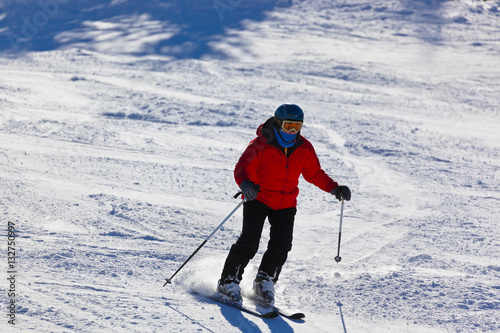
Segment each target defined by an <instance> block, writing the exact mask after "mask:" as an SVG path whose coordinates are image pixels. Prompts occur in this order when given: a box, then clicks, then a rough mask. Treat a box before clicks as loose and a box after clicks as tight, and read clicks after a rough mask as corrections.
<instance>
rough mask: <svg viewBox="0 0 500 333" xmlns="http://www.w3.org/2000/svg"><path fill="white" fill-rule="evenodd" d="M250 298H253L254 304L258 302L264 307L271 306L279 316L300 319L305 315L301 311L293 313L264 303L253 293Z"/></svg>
mask: <svg viewBox="0 0 500 333" xmlns="http://www.w3.org/2000/svg"><path fill="white" fill-rule="evenodd" d="M250 299H251V300H253V301H254V302H255V303H256V304H258V305H260V306H262V307H264V308H273V309H274V311H276V312H277V313H278V314H279V315H280V316H282V317H284V318H287V319H291V320H302V319H304V318H305V316H306V315H305V314H303V313H302V312H295V313H289V312H285V311H283V310H281V309H280V308H278V307H276V306H274V305H271V304H268V303H266V302H265V301H263V300H262V299H260V298H259V297H256V296H255V295H253V296H252V297H250Z"/></svg>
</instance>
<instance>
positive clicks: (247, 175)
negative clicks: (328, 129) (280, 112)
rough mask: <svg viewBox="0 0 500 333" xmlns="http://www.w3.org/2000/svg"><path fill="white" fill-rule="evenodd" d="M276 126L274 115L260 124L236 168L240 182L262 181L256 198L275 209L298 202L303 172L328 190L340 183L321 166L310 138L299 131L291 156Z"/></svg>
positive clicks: (237, 181) (289, 149)
mask: <svg viewBox="0 0 500 333" xmlns="http://www.w3.org/2000/svg"><path fill="white" fill-rule="evenodd" d="M273 126H274V119H273V118H270V119H268V120H267V121H266V122H265V123H264V124H262V125H260V126H259V128H258V129H257V138H255V139H254V140H252V141H251V142H250V144H249V145H248V147H247V149H246V150H245V151H244V152H243V154H242V155H241V157H240V159H239V161H238V163H237V164H236V167H235V169H234V178H235V180H236V183H237V184H238V186H241V183H242V182H243V181H245V180H250V181H252V182H253V183H255V184H258V185H259V186H260V192H259V194H258V196H257V199H256V200H258V201H260V202H262V203H264V204H266V205H267V206H269V207H270V208H271V209H274V210H278V209H285V208H290V207H295V206H297V196H298V195H299V188H298V184H299V177H300V175H301V174H302V175H303V176H304V179H305V180H306V181H308V182H310V183H312V184H314V185H316V186H317V187H319V188H320V189H322V190H324V191H326V192H330V191H331V190H333V189H334V188H335V187H337V186H338V184H337V183H336V182H335V181H333V180H332V179H331V178H330V177H329V176H328V175H327V174H326V173H325V171H324V170H323V169H321V165H320V163H319V160H318V157H317V155H316V152H315V151H314V147H313V146H312V144H311V143H310V142H309V141H308V140H307V139H305V138H304V137H303V136H301V135H300V133H299V135H298V137H297V139H296V142H295V144H294V145H293V147H290V148H288V149H287V155H288V156H287V155H285V149H284V148H282V147H281V146H279V144H278V143H277V141H276V139H275V138H274V131H273Z"/></svg>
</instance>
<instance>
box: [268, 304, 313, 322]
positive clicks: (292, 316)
mask: <svg viewBox="0 0 500 333" xmlns="http://www.w3.org/2000/svg"><path fill="white" fill-rule="evenodd" d="M274 310H275V311H276V312H278V314H279V315H280V316H282V317H285V318H288V319H292V320H301V319H304V318H305V316H306V315H305V314H303V313H302V312H295V313H288V312H284V311H282V310H281V309H279V308H277V307H274Z"/></svg>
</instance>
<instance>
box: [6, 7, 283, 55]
mask: <svg viewBox="0 0 500 333" xmlns="http://www.w3.org/2000/svg"><path fill="white" fill-rule="evenodd" d="M290 5H291V0H254V1H243V0H189V1H185V0H170V1H160V0H152V1H139V0H81V1H70V0H24V1H19V0H6V1H1V2H0V52H3V53H19V52H29V51H48V50H54V49H59V48H67V47H82V48H85V49H92V50H95V51H99V52H110V53H128V54H134V55H145V54H163V55H168V56H173V57H175V58H179V59H182V58H201V57H203V56H206V55H209V56H211V57H217V58H223V57H224V55H223V54H221V53H219V52H217V51H215V50H214V49H213V48H212V47H211V46H210V44H211V42H214V41H217V40H219V39H221V38H222V37H224V36H225V35H226V34H227V31H228V29H242V28H243V27H244V23H245V21H246V20H252V21H259V20H262V19H264V18H265V15H266V12H268V11H272V10H274V9H275V8H276V7H289V6H290Z"/></svg>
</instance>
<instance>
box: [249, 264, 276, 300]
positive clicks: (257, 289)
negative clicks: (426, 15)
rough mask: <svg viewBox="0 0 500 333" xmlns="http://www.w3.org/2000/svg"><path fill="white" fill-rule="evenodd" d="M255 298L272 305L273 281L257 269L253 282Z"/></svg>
mask: <svg viewBox="0 0 500 333" xmlns="http://www.w3.org/2000/svg"><path fill="white" fill-rule="evenodd" d="M253 291H254V293H255V300H256V301H257V302H258V303H261V304H262V305H266V306H274V282H273V280H272V278H271V277H270V276H269V275H267V274H266V273H264V272H262V271H259V273H258V274H257V277H256V278H255V281H254V282H253Z"/></svg>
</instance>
